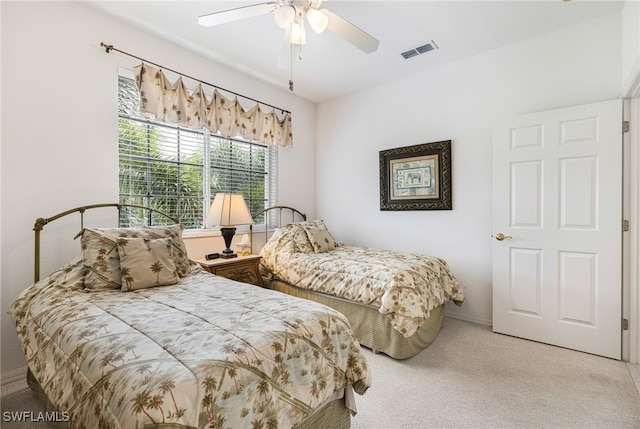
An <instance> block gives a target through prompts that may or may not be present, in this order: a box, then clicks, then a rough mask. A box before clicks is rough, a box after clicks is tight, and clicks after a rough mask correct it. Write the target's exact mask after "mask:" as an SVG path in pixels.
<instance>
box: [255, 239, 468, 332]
mask: <svg viewBox="0 0 640 429" xmlns="http://www.w3.org/2000/svg"><path fill="white" fill-rule="evenodd" d="M293 234H294V232H292V230H289V231H288V228H287V227H283V228H280V229H279V230H277V231H276V232H275V233H274V234H273V236H272V237H271V238H270V239H269V241H268V242H267V244H266V245H265V246H264V247H263V249H262V251H261V255H262V256H263V259H262V260H261V264H262V267H263V268H264V269H266V271H268V272H269V274H271V275H273V276H275V277H277V278H279V279H281V280H284V281H286V282H288V283H290V284H293V285H295V286H297V287H300V288H305V289H310V290H314V291H317V292H322V293H326V294H329V295H333V296H338V297H341V298H345V299H348V300H352V301H357V302H360V303H362V304H366V305H371V306H374V307H376V308H378V309H379V311H380V312H381V313H382V314H385V315H386V316H387V317H388V319H389V320H390V322H391V323H392V325H393V327H394V329H396V330H397V331H398V332H400V333H401V334H402V335H403V336H404V337H406V338H408V337H410V336H411V335H413V334H414V333H415V332H416V330H417V329H418V328H419V327H420V326H421V325H422V324H423V323H424V321H425V319H427V318H428V317H429V315H430V312H431V310H432V309H434V308H435V307H437V306H439V305H442V304H443V303H445V302H447V301H449V300H452V301H454V302H455V303H456V304H458V305H461V304H462V302H463V301H464V292H463V289H462V287H461V286H460V284H459V283H458V281H457V280H456V278H455V276H454V275H453V273H452V272H451V270H450V269H449V266H448V264H447V262H446V261H445V260H444V259H441V258H437V257H434V256H427V255H421V254H416V253H403V252H396V251H390V250H380V249H372V248H365V247H353V246H345V245H337V246H336V247H335V248H333V249H331V250H329V251H324V252H319V253H315V252H311V253H309V252H301V251H299V250H298V249H297V248H296V243H295V239H294V237H293Z"/></svg>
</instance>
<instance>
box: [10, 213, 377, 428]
mask: <svg viewBox="0 0 640 429" xmlns="http://www.w3.org/2000/svg"><path fill="white" fill-rule="evenodd" d="M181 232H182V229H181V227H180V226H179V225H174V226H165V227H145V228H144V229H140V228H133V229H128V228H125V229H115V230H114V229H108V230H98V229H84V230H83V234H82V240H81V241H82V257H80V258H77V259H76V260H74V261H72V262H70V263H69V264H68V265H66V266H64V267H62V268H60V269H58V270H56V271H55V272H53V273H52V274H50V275H48V276H47V277H45V278H44V279H42V280H39V281H37V282H36V283H35V284H33V285H32V286H31V287H29V288H27V289H26V290H25V291H23V292H22V293H21V295H20V296H19V297H18V299H17V300H16V301H15V302H14V303H13V304H12V306H11V307H10V315H11V317H12V318H13V320H14V322H15V324H16V328H17V332H18V337H19V339H20V342H21V344H22V347H23V350H24V353H25V357H26V359H27V362H28V367H29V380H33V386H32V388H37V389H41V391H39V392H38V393H39V394H41V395H42V396H44V397H45V399H46V402H47V403H48V405H49V406H50V407H51V408H50V410H52V409H55V410H56V411H59V412H60V413H61V414H60V415H61V416H67V417H68V419H67V418H65V419H63V420H64V421H62V422H61V421H59V422H58V423H61V425H62V426H63V427H70V428H110V429H117V428H127V429H128V428H143V427H144V428H149V429H151V428H312V427H313V428H315V427H326V425H327V422H328V421H331V420H330V419H331V418H335V417H327V419H325V418H324V416H323V413H325V410H327V409H329V408H335V406H334V404H336V403H339V404H342V405H341V407H340V408H341V409H340V413H341V414H342V415H344V414H345V411H346V415H347V421H346V423H345V422H344V417H340V419H341V420H340V421H341V423H340V424H339V427H349V419H348V416H349V411H351V412H354V411H355V403H354V402H355V401H354V395H353V391H354V390H355V392H357V393H359V394H363V393H365V391H366V390H367V389H368V387H369V386H370V383H371V377H370V373H369V369H368V366H367V361H366V358H365V356H364V354H363V353H362V350H361V348H360V345H359V344H358V342H357V339H356V337H355V335H354V333H353V332H352V330H351V329H350V327H349V323H348V321H347V320H346V318H345V317H344V316H343V315H342V314H340V313H339V312H337V311H335V310H333V309H331V308H328V307H326V306H323V305H319V304H317V303H314V302H310V301H308V300H303V299H299V298H295V297H291V296H287V295H284V294H281V293H279V292H275V291H271V290H268V289H263V288H260V287H256V286H253V285H249V284H245V283H240V282H236V281H233V280H229V279H226V278H223V277H219V276H215V275H213V274H210V273H208V272H206V271H204V270H203V269H201V268H200V267H199V266H198V265H197V264H195V263H193V262H191V261H189V260H188V258H186V252H183V251H184V243H182V242H181ZM140 253H142V255H140ZM125 254H126V255H127V256H124V255H125ZM152 261H153V262H152ZM156 262H157V263H158V264H159V265H157V264H156ZM115 271H117V274H115V275H114V272H115ZM98 274H99V275H98ZM118 283H119V285H116V284H118ZM30 384H31V383H30ZM66 420H68V421H66ZM335 424H336V425H338V423H335ZM329 425H334V423H329Z"/></svg>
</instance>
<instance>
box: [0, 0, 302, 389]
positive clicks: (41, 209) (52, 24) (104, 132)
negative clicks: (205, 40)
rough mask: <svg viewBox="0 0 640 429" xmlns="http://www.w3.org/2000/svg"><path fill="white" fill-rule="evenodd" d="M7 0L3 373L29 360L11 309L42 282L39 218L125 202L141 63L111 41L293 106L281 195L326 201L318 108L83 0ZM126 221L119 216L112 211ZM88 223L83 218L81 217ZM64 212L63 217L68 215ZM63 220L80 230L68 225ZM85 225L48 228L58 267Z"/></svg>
mask: <svg viewBox="0 0 640 429" xmlns="http://www.w3.org/2000/svg"><path fill="white" fill-rule="evenodd" d="M0 7H1V8H2V12H1V18H2V22H1V23H2V131H1V133H2V134H1V137H2V158H1V160H2V169H1V174H2V176H1V178H2V183H1V186H2V199H1V216H0V217H1V220H2V224H1V225H2V229H1V231H2V237H1V240H2V241H1V246H2V247H1V248H2V255H1V256H2V269H1V276H2V277H1V286H0V292H1V313H2V315H1V317H2V319H1V321H2V360H1V363H2V381H3V382H4V381H7V380H8V379H11V378H12V377H14V376H19V375H23V373H22V372H21V371H22V370H23V369H24V366H25V362H24V358H23V355H22V351H21V349H20V347H19V344H18V341H17V337H16V334H15V328H14V326H13V322H12V321H11V319H10V318H9V317H8V316H7V314H6V313H7V309H8V307H9V305H10V303H11V302H13V301H14V299H15V298H16V297H17V295H18V293H19V292H20V291H22V290H23V289H25V288H26V287H27V286H29V285H30V284H31V283H32V278H33V232H32V228H33V224H34V221H35V219H36V218H37V217H41V216H42V217H48V216H53V215H54V214H56V213H58V212H61V211H63V210H66V209H68V208H71V207H77V206H81V205H85V204H92V203H101V202H114V201H117V200H118V130H117V108H116V107H117V73H118V68H119V67H133V66H135V65H137V64H138V63H139V61H137V60H134V59H131V58H129V57H126V56H124V55H122V54H118V53H113V52H112V53H110V54H106V53H105V51H104V49H102V48H101V47H100V42H106V43H110V44H113V45H114V46H115V47H117V48H119V49H122V50H124V51H127V52H131V53H133V54H136V55H138V56H141V57H143V58H147V59H149V60H150V61H152V62H156V63H159V64H162V65H165V66H167V67H169V68H173V69H178V70H180V71H182V72H184V73H185V74H188V75H191V76H196V77H198V78H200V79H202V80H204V81H207V82H211V83H214V84H217V85H220V86H221V87H224V88H229V89H230V90H233V91H236V92H239V93H242V94H246V95H247V96H250V97H253V98H257V99H260V100H263V101H265V102H267V103H269V104H273V105H276V106H278V107H281V108H284V109H287V110H290V111H291V112H292V114H293V133H294V147H293V148H292V149H280V150H279V160H280V169H279V179H280V184H281V186H280V195H279V197H280V198H279V199H280V203H283V204H290V205H295V206H297V207H300V208H301V209H302V210H304V211H306V212H307V213H309V214H310V215H313V213H314V210H315V206H314V203H315V198H314V195H313V189H314V186H315V185H314V160H313V156H314V134H313V130H314V128H315V106H314V105H313V104H311V103H309V102H307V101H304V100H301V99H299V98H297V97H295V96H294V95H292V94H290V93H289V92H288V91H286V89H285V90H280V89H275V88H273V87H271V86H268V85H265V84H262V83H260V82H257V81H256V80H254V79H252V78H248V77H246V76H244V75H241V74H239V73H238V72H235V71H232V70H230V69H227V68H225V67H222V66H220V65H218V64H215V63H213V62H209V61H206V60H205V59H203V58H201V57H199V56H196V55H194V54H190V53H189V52H186V51H184V50H183V49H180V48H178V47H176V46H175V45H172V44H171V43H168V42H166V41H163V40H159V39H158V38H156V37H152V36H150V35H148V34H146V33H144V32H141V31H139V30H136V29H134V28H132V27H130V26H128V25H126V24H123V23H121V22H118V21H116V20H114V19H112V18H110V17H107V16H104V15H102V14H100V13H98V12H96V11H95V10H94V9H92V8H89V7H87V6H85V5H82V4H78V3H73V2H41V3H34V2H7V1H2V2H0ZM109 219H110V220H109V221H110V222H114V218H113V217H110V218H109ZM74 221H75V222H77V218H75V219H74ZM61 222H62V221H61ZM58 230H62V231H64V232H65V233H68V235H65V234H63V233H62V232H60V233H58ZM78 230H79V225H78V224H77V223H76V224H73V225H72V224H70V223H65V222H62V224H61V225H60V226H57V225H56V224H52V225H50V227H48V228H45V234H47V233H48V234H50V236H52V237H53V238H58V236H62V238H64V239H65V240H66V241H65V242H67V243H68V244H66V245H64V246H61V247H56V248H53V249H50V250H49V251H48V252H46V255H47V256H46V257H44V261H43V269H42V272H43V273H48V272H50V271H51V270H53V269H55V268H57V267H58V266H60V265H61V264H62V263H64V262H66V261H68V260H69V259H71V257H72V256H75V255H78V254H79V252H80V249H79V246H80V245H79V243H78V242H77V241H75V242H74V241H72V240H71V237H73V235H74V234H75V232H77V231H78Z"/></svg>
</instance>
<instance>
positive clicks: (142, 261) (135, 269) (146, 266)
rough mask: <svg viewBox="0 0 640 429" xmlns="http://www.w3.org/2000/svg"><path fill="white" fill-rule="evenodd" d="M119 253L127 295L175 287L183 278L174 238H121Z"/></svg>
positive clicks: (123, 289) (123, 285)
mask: <svg viewBox="0 0 640 429" xmlns="http://www.w3.org/2000/svg"><path fill="white" fill-rule="evenodd" d="M118 253H119V254H120V272H121V274H122V291H123V292H128V291H131V290H138V289H146V288H150V287H156V286H164V285H171V284H175V283H177V282H178V280H179V278H180V277H179V276H178V271H177V268H176V264H175V263H174V262H173V256H172V253H173V243H172V239H171V238H157V239H149V238H120V239H119V240H118Z"/></svg>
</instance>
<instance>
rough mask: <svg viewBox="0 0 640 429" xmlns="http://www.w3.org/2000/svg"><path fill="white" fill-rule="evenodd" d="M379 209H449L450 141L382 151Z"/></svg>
mask: <svg viewBox="0 0 640 429" xmlns="http://www.w3.org/2000/svg"><path fill="white" fill-rule="evenodd" d="M380 210H451V140H445V141H441V142H434V143H424V144H419V145H415V146H405V147H399V148H395V149H388V150H381V151H380Z"/></svg>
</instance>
